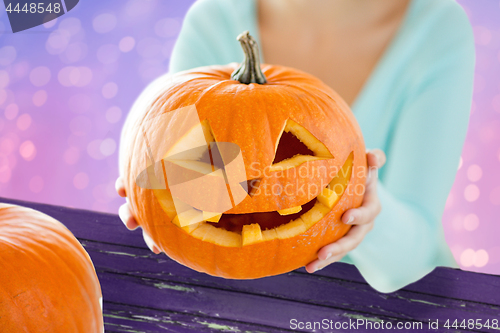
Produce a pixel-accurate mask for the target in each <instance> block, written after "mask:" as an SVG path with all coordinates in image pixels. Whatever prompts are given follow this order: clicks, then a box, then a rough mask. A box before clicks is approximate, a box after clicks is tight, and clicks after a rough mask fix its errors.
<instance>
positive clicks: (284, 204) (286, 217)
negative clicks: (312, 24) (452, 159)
mask: <svg viewBox="0 0 500 333" xmlns="http://www.w3.org/2000/svg"><path fill="white" fill-rule="evenodd" d="M238 40H239V41H240V42H241V44H242V46H243V49H244V52H245V60H244V62H243V63H242V64H241V66H240V67H238V66H237V65H236V64H230V65H227V66H210V67H202V68H196V69H193V70H190V71H185V72H181V73H178V74H176V75H173V76H164V77H162V78H160V79H158V80H157V81H155V82H154V83H152V84H151V85H150V86H149V87H148V88H147V89H146V91H145V92H144V93H143V94H142V95H141V97H140V98H139V99H138V100H137V101H136V103H135V104H134V106H133V108H132V110H131V113H130V115H129V117H128V119H127V122H126V124H125V127H124V129H123V132H122V143H121V148H120V149H121V151H120V167H121V172H122V175H123V176H124V179H125V187H126V191H127V195H128V197H129V199H130V203H131V205H132V209H133V212H134V215H135V218H136V220H137V221H138V223H139V225H140V226H141V227H142V228H143V229H144V231H145V232H146V233H147V234H148V235H149V236H150V237H151V238H152V239H153V240H154V241H155V243H156V244H157V246H158V247H159V248H160V249H161V250H162V251H164V252H165V253H166V254H167V255H168V256H170V257H171V258H172V259H174V260H176V261H178V262H179V263H181V264H184V265H186V266H188V267H191V268H193V269H195V270H198V271H201V272H206V273H208V274H211V275H216V276H221V277H225V278H235V279H250V278H259V277H264V276H270V275H276V274H281V273H284V272H288V271H291V270H293V269H296V268H298V267H301V266H304V265H306V264H307V263H309V262H311V261H313V260H314V259H316V258H317V251H318V250H319V249H320V248H321V247H323V246H324V245H326V244H329V243H331V242H333V241H335V240H338V239H339V238H341V237H342V236H343V235H345V233H346V232H347V231H348V230H349V228H350V226H348V225H345V224H343V223H342V222H341V220H340V217H341V215H342V213H343V212H344V211H346V210H347V209H349V208H353V207H358V206H359V205H360V204H361V202H362V197H363V192H364V191H363V190H364V182H365V176H366V172H365V171H366V156H365V147H364V143H363V138H362V135H361V132H360V129H359V127H358V124H357V122H356V120H355V118H354V116H353V115H352V113H351V111H350V109H349V107H348V106H347V104H346V103H345V102H344V101H343V100H342V98H341V97H340V96H339V95H338V94H337V93H335V92H334V91H333V90H332V89H330V88H329V87H327V86H326V85H325V84H323V83H322V82H321V81H320V80H318V79H317V78H315V77H313V76H311V75H308V74H305V73H303V72H300V71H297V70H294V69H291V68H286V67H281V66H271V65H262V66H260V64H259V57H258V48H257V46H256V43H255V41H254V40H253V38H252V37H251V36H249V35H248V33H244V34H242V35H240V36H239V38H238ZM179 110H191V115H192V114H193V112H192V111H193V110H195V111H196V112H195V113H194V114H195V115H196V116H197V117H195V118H196V119H198V120H199V121H198V122H196V121H191V120H187V119H188V118H193V117H187V116H186V115H187V114H189V112H187V113H186V112H185V113H178V111H179ZM183 115H184V116H183ZM167 118H168V121H167V120H166V119H167ZM200 133H201V134H200ZM201 141H203V142H204V144H201V146H203V145H205V147H204V148H203V149H202V150H200V151H197V150H196V149H191V148H192V147H201V146H200V144H199V142H201ZM228 145H229V147H232V148H231V149H229V153H227V152H226V155H227V156H229V155H232V157H231V158H225V157H224V152H223V151H224V149H222V148H223V147H227V146H228ZM234 147H236V148H235V149H233V148H234ZM226 150H227V149H226ZM207 152H209V154H207ZM208 156H209V157H210V158H209V157H208ZM217 156H218V159H220V160H222V163H217V162H216V161H215V160H216V159H217ZM221 164H222V165H221ZM233 166H234V167H233ZM231 168H232V169H231ZM204 169H205V170H206V171H203V170H204ZM191 179H193V180H194V181H195V183H193V184H196V186H184V185H183V183H188V182H189V180H191ZM146 183H147V185H146ZM179 184H181V185H182V186H181V187H182V189H183V191H177V190H175V191H174V189H176V188H178V186H179ZM221 184H222V185H221ZM224 191H226V192H224ZM223 192H224V193H229V195H227V194H226V198H227V197H229V199H227V200H226V201H228V200H229V202H230V204H229V206H228V205H227V204H226V205H224V204H220V202H221V201H224V200H221V198H222V197H223V196H222V194H221V193H223ZM218 203H219V205H218ZM216 206H217V207H216ZM223 206H224V207H226V206H227V207H226V208H224V209H223ZM214 207H215V208H214Z"/></svg>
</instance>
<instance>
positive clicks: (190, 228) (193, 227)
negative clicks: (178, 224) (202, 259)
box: [182, 222, 204, 234]
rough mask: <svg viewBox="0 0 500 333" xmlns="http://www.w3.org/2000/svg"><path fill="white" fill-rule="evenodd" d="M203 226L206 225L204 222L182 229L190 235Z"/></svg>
mask: <svg viewBox="0 0 500 333" xmlns="http://www.w3.org/2000/svg"><path fill="white" fill-rule="evenodd" d="M202 224H204V222H198V223H194V224H190V225H187V226H185V227H182V230H184V231H185V232H187V233H188V234H190V233H192V232H193V231H195V230H196V229H198V228H199V227H201V225H202Z"/></svg>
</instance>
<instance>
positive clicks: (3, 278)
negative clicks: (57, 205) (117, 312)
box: [0, 204, 104, 333]
mask: <svg viewBox="0 0 500 333" xmlns="http://www.w3.org/2000/svg"><path fill="white" fill-rule="evenodd" d="M101 302H102V297H101V288H100V285H99V281H98V279H97V275H96V273H95V270H94V266H93V265H92V261H91V260H90V257H89V256H88V254H87V252H85V250H84V249H83V247H82V246H81V245H80V243H79V242H78V241H77V240H76V238H75V237H74V236H73V234H72V233H71V232H70V231H69V230H68V229H67V228H66V227H65V226H64V225H62V224H61V223H60V222H58V221H56V220H55V219H53V218H51V217H49V216H47V215H45V214H42V213H40V212H38V211H35V210H32V209H29V208H25V207H19V206H14V205H7V204H0V331H1V332H13V333H14V332H15V333H21V332H29V333H38V332H64V333H100V332H104V326H103V317H102V308H101V304H100V303H101Z"/></svg>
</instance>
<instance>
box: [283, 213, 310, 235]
mask: <svg viewBox="0 0 500 333" xmlns="http://www.w3.org/2000/svg"><path fill="white" fill-rule="evenodd" d="M307 229H308V226H307V224H306V223H305V222H304V221H303V220H302V218H300V217H299V218H298V219H296V220H293V221H291V222H289V223H287V224H283V225H280V226H279V227H277V228H276V233H277V234H278V238H279V239H287V238H292V237H295V236H296V235H299V234H302V233H304V232H305V231H306V230H307Z"/></svg>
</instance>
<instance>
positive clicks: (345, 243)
mask: <svg viewBox="0 0 500 333" xmlns="http://www.w3.org/2000/svg"><path fill="white" fill-rule="evenodd" d="M372 228H373V222H372V223H368V224H364V225H356V226H354V227H352V228H351V230H349V232H348V233H347V234H346V235H345V236H344V237H342V238H341V239H339V240H338V241H336V242H334V243H332V244H329V245H326V246H323V247H322V248H321V250H319V252H318V258H319V259H320V260H328V259H329V258H332V257H335V256H338V255H341V254H342V255H344V254H346V253H348V252H350V251H352V250H354V249H355V248H356V247H357V246H358V245H359V244H360V243H361V241H362V240H363V238H365V236H366V234H367V233H368V232H370V230H372Z"/></svg>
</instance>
